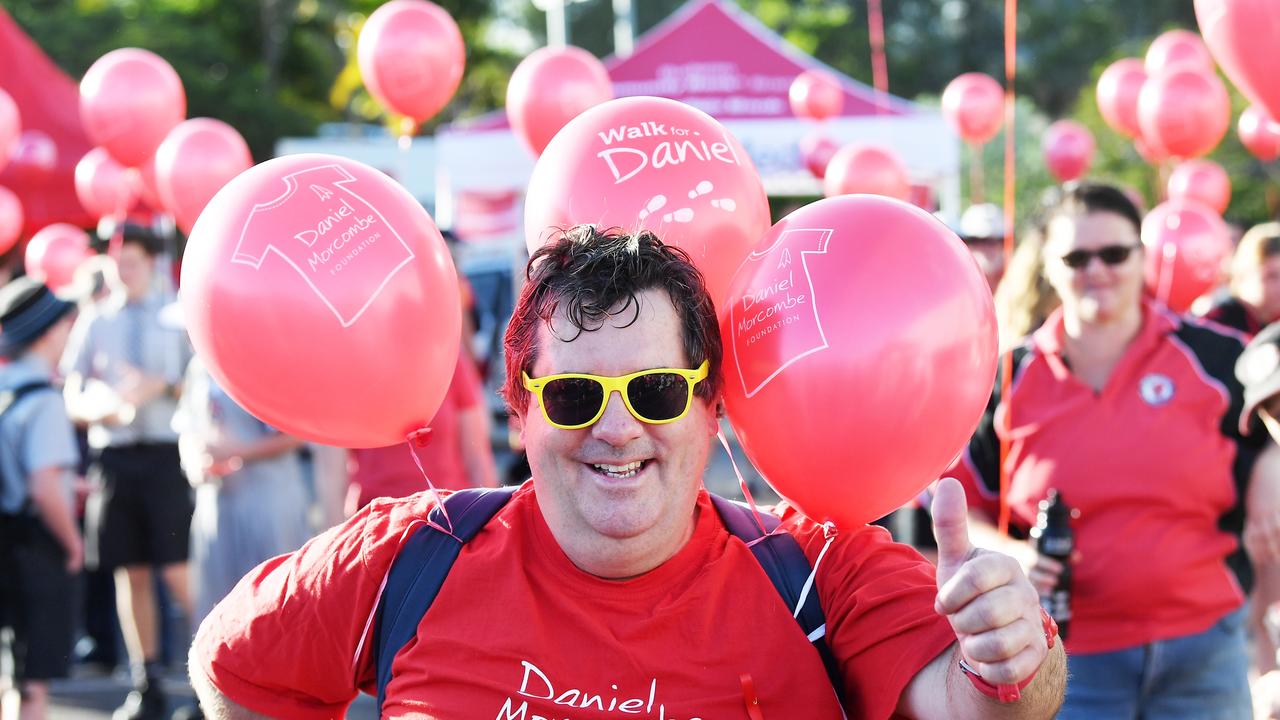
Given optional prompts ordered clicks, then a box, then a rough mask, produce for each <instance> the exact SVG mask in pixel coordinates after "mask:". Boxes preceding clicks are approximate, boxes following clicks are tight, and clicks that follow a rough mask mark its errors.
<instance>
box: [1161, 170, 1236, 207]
mask: <svg viewBox="0 0 1280 720" xmlns="http://www.w3.org/2000/svg"><path fill="white" fill-rule="evenodd" d="M1168 190H1169V199H1170V200H1194V201H1196V202H1198V203H1201V204H1203V205H1206V206H1208V207H1210V208H1212V209H1213V211H1214V212H1216V213H1218V214H1219V215H1221V214H1222V213H1224V212H1226V211H1227V205H1230V204H1231V178H1230V177H1228V176H1227V171H1226V170H1223V169H1222V166H1221V165H1219V164H1218V163H1216V162H1213V161H1212V160H1188V161H1186V162H1184V163H1181V164H1179V165H1178V167H1176V168H1174V169H1173V173H1172V174H1170V175H1169V187H1168Z"/></svg>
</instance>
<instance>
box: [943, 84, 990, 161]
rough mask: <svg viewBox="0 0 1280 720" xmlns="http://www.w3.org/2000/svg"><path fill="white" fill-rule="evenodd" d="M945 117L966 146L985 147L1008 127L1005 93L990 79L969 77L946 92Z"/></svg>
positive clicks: (944, 100) (944, 99)
mask: <svg viewBox="0 0 1280 720" xmlns="http://www.w3.org/2000/svg"><path fill="white" fill-rule="evenodd" d="M942 116H943V117H945V118H946V119H947V122H948V123H950V124H951V127H952V128H954V129H955V131H956V133H958V134H959V135H960V137H962V138H964V140H965V142H968V143H972V144H974V145H981V144H982V143H985V142H987V141H988V140H990V139H991V138H993V137H995V136H996V133H998V132H1000V126H1001V125H1002V124H1003V123H1004V89H1003V88H1001V87H1000V83H998V82H996V81H995V79H994V78H992V77H991V76H990V75H983V74H982V73H976V72H971V73H965V74H963V75H961V76H959V77H957V78H956V79H955V80H952V81H951V82H950V83H948V84H947V88H946V90H944V91H943V92H942Z"/></svg>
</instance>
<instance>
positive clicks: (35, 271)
mask: <svg viewBox="0 0 1280 720" xmlns="http://www.w3.org/2000/svg"><path fill="white" fill-rule="evenodd" d="M93 254H94V253H93V250H91V249H90V248H89V234H88V233H86V232H85V231H84V230H81V229H80V228H78V227H76V226H75V225H71V224H68V223H54V224H52V225H49V226H47V227H45V228H44V229H43V230H41V231H40V232H38V233H36V234H35V235H32V236H31V240H30V242H28V243H27V252H26V255H25V257H24V259H23V261H24V265H25V267H26V269H27V274H28V275H30V276H31V277H33V278H35V279H36V280H40V281H42V282H44V283H45V284H46V285H48V286H49V289H50V290H54V291H58V290H62V289H64V288H66V287H67V286H68V285H70V284H71V281H72V280H73V279H75V273H76V268H78V267H80V264H81V263H83V262H84V261H85V260H87V259H89V258H90V257H92V256H93Z"/></svg>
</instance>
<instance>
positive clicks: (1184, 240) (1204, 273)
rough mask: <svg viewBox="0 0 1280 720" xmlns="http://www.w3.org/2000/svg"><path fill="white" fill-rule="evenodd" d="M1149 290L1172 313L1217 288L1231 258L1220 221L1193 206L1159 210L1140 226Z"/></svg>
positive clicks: (1183, 203) (1182, 203)
mask: <svg viewBox="0 0 1280 720" xmlns="http://www.w3.org/2000/svg"><path fill="white" fill-rule="evenodd" d="M1142 244H1143V245H1144V246H1145V247H1146V285H1147V290H1148V292H1150V293H1151V294H1152V295H1154V296H1155V297H1156V298H1157V299H1158V300H1160V301H1162V302H1164V303H1165V304H1166V305H1168V306H1169V307H1170V308H1171V309H1173V310H1174V311H1175V312H1186V311H1187V310H1189V309H1190V308H1191V303H1192V302H1194V301H1195V299H1196V298H1198V297H1200V296H1201V295H1203V294H1205V293H1206V292H1208V291H1209V290H1212V289H1213V288H1214V287H1216V286H1217V285H1218V282H1219V280H1220V278H1221V275H1222V263H1223V261H1224V260H1225V259H1226V258H1227V257H1228V256H1229V255H1230V254H1231V249H1232V248H1231V232H1230V230H1229V229H1228V228H1227V224H1226V223H1225V222H1223V220H1222V218H1221V217H1220V216H1219V215H1218V214H1217V213H1215V212H1214V211H1213V209H1212V208H1209V207H1207V206H1205V205H1202V204H1200V203H1198V202H1195V201H1194V200H1170V201H1168V202H1166V203H1162V204H1160V205H1157V206H1156V207H1155V208H1154V209H1152V211H1151V212H1149V213H1147V216H1146V218H1144V219H1143V221H1142Z"/></svg>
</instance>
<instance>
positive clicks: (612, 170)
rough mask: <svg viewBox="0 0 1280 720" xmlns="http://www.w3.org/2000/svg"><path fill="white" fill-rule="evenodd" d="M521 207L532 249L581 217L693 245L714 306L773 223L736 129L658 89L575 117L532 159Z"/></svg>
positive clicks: (690, 249)
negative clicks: (654, 94)
mask: <svg viewBox="0 0 1280 720" xmlns="http://www.w3.org/2000/svg"><path fill="white" fill-rule="evenodd" d="M524 212H525V215H524V221H525V222H524V225H525V242H526V244H527V245H528V247H529V252H531V253H532V252H534V251H535V250H537V249H538V248H539V247H541V246H542V245H543V243H545V242H546V241H547V239H548V238H550V237H551V236H552V234H553V233H555V232H556V230H557V229H558V228H569V227H572V226H574V225H579V224H584V223H590V224H594V225H598V226H601V227H611V226H617V227H621V228H625V229H629V230H630V229H636V228H646V229H649V230H652V231H653V232H654V233H655V234H656V235H657V236H658V237H659V238H660V239H661V240H662V241H663V242H665V243H668V244H672V245H677V246H679V247H680V248H681V249H683V250H684V251H685V252H687V253H689V255H690V257H691V258H692V259H693V263H694V265H696V266H697V267H698V269H699V270H700V271H702V274H703V275H705V276H706V279H707V286H708V288H709V289H710V291H711V297H712V299H713V300H714V301H715V302H716V304H717V306H718V305H719V303H720V301H721V299H722V298H723V297H724V293H725V291H726V290H727V289H728V287H729V278H730V277H732V276H733V271H734V270H735V269H736V268H737V267H738V264H739V263H740V262H742V258H744V257H746V255H747V253H748V252H750V250H751V248H752V246H754V245H755V244H756V242H757V241H758V240H759V239H760V238H761V237H762V236H763V235H764V234H765V232H767V231H768V230H769V203H768V199H767V198H766V197H765V193H764V185H763V184H762V183H761V181H760V176H759V175H758V174H757V173H756V169H755V166H754V165H753V164H752V162H751V158H750V157H749V156H748V155H747V153H746V151H745V150H744V149H743V147H742V144H741V143H740V142H738V140H737V138H735V137H734V136H733V135H732V134H730V133H729V131H728V130H726V129H725V127H724V126H723V125H721V124H720V123H719V122H717V121H716V120H715V119H714V118H712V117H711V116H710V115H707V114H706V113H704V112H702V111H701V110H698V109H696V108H693V107H690V106H689V105H685V104H684V103H681V102H677V101H675V100H668V99H666V98H656V97H628V98H620V99H617V100H610V101H609V102H606V103H602V104H600V105H597V106H595V107H594V108H591V109H590V110H587V111H586V112H584V113H582V114H581V115H579V116H578V117H576V118H574V119H573V120H571V121H569V123H568V124H567V125H565V126H564V129H562V130H561V131H560V132H559V133H558V134H556V136H555V137H554V138H552V140H551V142H550V143H549V144H548V145H547V147H546V149H545V150H544V151H543V152H542V155H541V156H540V157H539V158H538V162H537V164H536V165H534V168H533V176H532V177H531V178H530V179H529V192H528V195H527V196H526V198H525V205H524Z"/></svg>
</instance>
